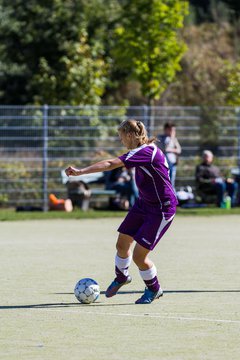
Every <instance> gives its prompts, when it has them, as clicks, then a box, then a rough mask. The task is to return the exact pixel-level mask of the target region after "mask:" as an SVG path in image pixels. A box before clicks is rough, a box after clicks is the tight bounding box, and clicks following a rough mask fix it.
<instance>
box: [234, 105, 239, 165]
mask: <svg viewBox="0 0 240 360" xmlns="http://www.w3.org/2000/svg"><path fill="white" fill-rule="evenodd" d="M235 112H236V116H237V137H238V144H237V166H238V169H240V108H239V107H237V108H236V109H235Z"/></svg>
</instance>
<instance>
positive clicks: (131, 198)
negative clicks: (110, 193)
mask: <svg viewBox="0 0 240 360" xmlns="http://www.w3.org/2000/svg"><path fill="white" fill-rule="evenodd" d="M106 190H115V191H116V192H117V194H118V195H119V196H120V198H119V200H120V202H119V208H122V209H124V210H128V208H130V207H132V206H133V205H134V202H135V200H136V198H137V197H138V190H137V187H136V184H135V180H134V176H133V169H130V170H127V169H126V168H125V167H122V168H117V169H114V170H112V171H109V172H108V173H107V176H106Z"/></svg>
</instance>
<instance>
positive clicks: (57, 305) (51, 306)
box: [0, 289, 240, 310]
mask: <svg viewBox="0 0 240 360" xmlns="http://www.w3.org/2000/svg"><path fill="white" fill-rule="evenodd" d="M142 293H143V291H136V290H133V291H119V292H118V295H129V294H142ZM201 293H202V294H206V293H240V290H237V289H233V290H164V294H201ZM51 295H74V293H72V292H64V293H63V292H59V293H53V294H51ZM101 295H105V291H101ZM124 305H128V306H129V305H135V304H134V303H117V304H116V303H115V304H107V303H101V302H95V303H92V304H81V303H72V302H70V303H66V302H63V303H47V304H31V305H30V304H29V305H6V306H0V310H11V309H12V310H13V309H44V308H48V309H54V308H65V307H74V308H76V307H86V306H110V307H112V306H124Z"/></svg>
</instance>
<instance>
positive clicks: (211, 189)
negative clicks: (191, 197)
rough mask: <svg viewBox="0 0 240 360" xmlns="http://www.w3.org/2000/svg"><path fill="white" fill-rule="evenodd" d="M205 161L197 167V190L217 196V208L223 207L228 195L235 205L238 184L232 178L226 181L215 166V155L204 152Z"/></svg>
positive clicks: (207, 151)
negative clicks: (225, 197)
mask: <svg viewBox="0 0 240 360" xmlns="http://www.w3.org/2000/svg"><path fill="white" fill-rule="evenodd" d="M202 158H203V161H202V163H201V164H200V165H198V166H197V167H196V174H195V178H196V185H197V189H198V190H199V191H200V192H203V193H204V194H216V195H217V206H219V207H221V206H222V204H223V201H224V195H225V193H227V194H228V195H229V196H230V197H231V204H232V205H235V202H236V194H237V190H238V184H237V183H236V182H235V181H234V180H233V179H231V178H227V179H225V178H224V177H223V176H222V175H221V172H220V169H219V168H218V167H217V166H215V165H213V164H212V162H213V153H212V152H211V151H209V150H204V151H203V155H202Z"/></svg>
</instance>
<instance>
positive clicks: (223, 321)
mask: <svg viewBox="0 0 240 360" xmlns="http://www.w3.org/2000/svg"><path fill="white" fill-rule="evenodd" d="M31 310H32V311H36V310H38V311H49V312H61V313H63V310H60V309H43V308H41V309H39V308H34V309H31ZM64 313H74V314H83V315H95V316H97V315H98V316H120V317H121V316H122V317H145V318H159V319H164V320H177V321H204V322H213V323H223V324H239V325H240V320H229V319H210V318H198V317H185V316H172V315H161V314H158V313H155V314H154V313H152V314H149V313H145V314H130V313H111V312H101V313H100V312H95V311H89V310H87V311H82V310H80V309H76V310H69V309H68V310H67V309H64Z"/></svg>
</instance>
